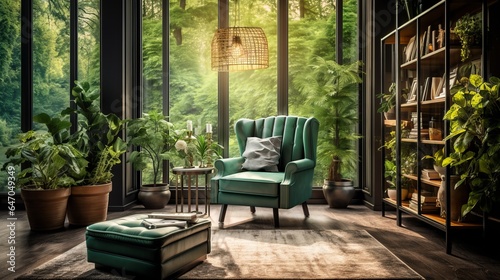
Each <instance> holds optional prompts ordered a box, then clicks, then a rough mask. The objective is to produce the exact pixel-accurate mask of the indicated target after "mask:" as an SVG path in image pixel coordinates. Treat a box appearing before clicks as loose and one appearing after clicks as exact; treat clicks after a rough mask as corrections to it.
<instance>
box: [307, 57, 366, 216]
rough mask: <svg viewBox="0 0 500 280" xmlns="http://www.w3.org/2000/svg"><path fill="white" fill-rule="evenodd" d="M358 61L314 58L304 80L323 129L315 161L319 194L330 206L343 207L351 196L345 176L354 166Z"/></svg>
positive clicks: (351, 189) (356, 159) (350, 186)
mask: <svg viewBox="0 0 500 280" xmlns="http://www.w3.org/2000/svg"><path fill="white" fill-rule="evenodd" d="M360 66H361V62H355V63H352V64H346V65H342V64H338V63H337V62H335V61H331V60H324V59H323V58H317V59H316V62H315V65H313V71H312V72H311V75H312V77H310V80H309V82H308V83H310V84H311V85H312V87H311V86H308V87H307V88H306V89H308V90H309V91H310V92H308V94H309V96H310V99H309V100H310V102H312V103H313V107H314V108H315V111H314V115H315V117H316V118H317V119H318V120H319V122H320V123H321V126H322V127H323V128H324V129H323V130H321V131H320V132H319V138H320V139H323V140H324V141H321V142H320V144H319V145H318V162H319V163H320V164H321V165H323V166H328V168H327V170H325V171H326V172H325V173H326V175H327V178H326V179H325V180H324V185H323V193H324V195H325V198H326V200H327V201H328V204H329V206H330V207H331V208H346V207H347V206H348V205H349V202H350V201H351V199H352V198H353V196H354V187H353V182H352V180H351V179H350V178H347V176H349V174H352V173H353V172H354V170H356V168H357V163H358V156H357V152H356V150H355V149H354V146H355V141H356V140H357V139H359V138H360V137H361V136H360V135H358V134H356V133H355V132H354V131H353V130H354V129H355V126H356V124H357V123H358V111H357V108H358V86H359V84H360V83H361V81H362V80H361V77H360V73H361V72H360ZM311 81H314V83H311Z"/></svg>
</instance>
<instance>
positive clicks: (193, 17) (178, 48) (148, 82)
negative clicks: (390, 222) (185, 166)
mask: <svg viewBox="0 0 500 280" xmlns="http://www.w3.org/2000/svg"><path fill="white" fill-rule="evenodd" d="M217 2H218V1H217V0H212V1H170V6H169V7H168V8H169V14H168V19H165V18H163V17H162V1H161V0H152V1H143V59H144V62H143V63H144V64H143V67H144V69H143V74H144V81H143V82H144V105H143V111H144V112H147V111H148V110H152V109H159V110H165V108H163V104H169V108H168V111H169V116H170V120H171V121H172V122H173V123H174V124H175V125H176V126H177V127H178V128H185V124H186V121H187V120H191V121H193V126H194V133H195V134H199V133H204V128H205V124H206V123H212V124H213V125H214V132H216V131H217V129H226V130H227V132H228V133H229V147H225V149H227V150H229V156H236V155H238V154H239V151H238V146H237V145H236V139H235V136H234V130H233V126H234V122H235V121H236V120H238V119H239V118H243V117H245V118H259V117H266V116H271V115H276V114H277V113H278V104H277V102H278V91H277V84H278V75H277V69H278V68H277V52H278V50H277V46H278V44H277V40H278V36H277V35H278V34H277V32H278V31H277V22H278V21H279V19H278V18H277V17H278V15H277V3H278V2H277V1H267V0H258V1H241V0H240V1H234V0H230V1H228V5H229V18H228V22H229V26H231V27H233V26H239V27H243V26H248V27H255V26H256V27H261V28H263V30H264V32H265V33H266V36H267V40H268V44H269V68H267V69H260V70H248V71H242V72H231V73H229V95H228V96H227V97H224V98H227V100H224V103H225V104H229V105H228V106H229V120H228V121H229V127H228V128H219V127H217V124H216V122H217V112H218V111H219V110H224V108H220V107H218V106H219V105H218V104H219V100H218V94H217V92H218V86H221V85H218V79H217V72H214V71H212V70H211V69H210V43H211V40H212V37H213V34H214V31H215V30H216V28H217V24H218V22H217V19H218V13H219V11H218V7H217V4H218V3H217ZM335 3H336V1H325V0H313V1H302V0H300V1H299V0H290V1H289V14H288V19H289V28H288V44H289V49H288V52H289V57H288V65H289V67H288V69H289V70H288V71H289V72H288V76H289V79H288V80H289V88H288V106H289V114H290V115H302V116H314V113H315V110H314V109H315V108H314V105H313V104H312V103H311V102H307V100H308V99H309V98H310V93H309V92H307V91H306V90H305V89H304V88H305V85H306V84H310V82H311V81H310V79H311V75H310V73H311V72H312V68H313V66H314V63H315V61H317V58H318V57H319V58H321V59H324V60H335V58H336V52H335V50H336V48H337V47H338V46H336V22H337V21H336V20H337V19H336V12H337V11H336V6H335ZM357 9H358V1H357V0H344V1H343V11H342V12H343V40H342V42H343V45H342V50H343V61H344V63H346V64H347V63H351V62H354V61H357V60H358V39H357V38H358V33H357V32H358V26H357V22H358V14H357ZM236 11H237V12H236ZM166 20H168V26H169V30H168V31H165V30H163V29H162V28H163V26H165V23H164V21H166ZM163 32H168V38H169V47H168V48H163V44H166V42H163V41H162V36H161V34H162V33H163ZM164 49H168V50H169V53H168V63H169V65H168V73H163V69H164V68H163V67H164V65H163V63H164V62H165V61H166V60H165V59H164V57H163V56H164V55H165V54H163V53H162V51H163V50H164ZM162 73H163V74H162ZM163 75H168V79H167V80H168V83H169V84H168V85H164V84H163V83H164V81H165V79H164V76H163ZM166 89H168V90H166ZM165 98H168V102H165ZM352 109H353V110H357V108H352ZM355 130H356V128H355V127H353V131H355ZM215 134H216V133H215ZM352 145H353V148H354V147H355V146H356V143H355V142H354V141H353V143H352ZM327 169H328V167H327V164H324V165H320V166H318V168H317V175H316V177H317V179H316V185H321V183H322V180H323V178H324V173H325V172H326V171H325V170H327ZM324 171H325V172H324ZM346 172H347V173H349V177H351V178H353V179H354V178H356V177H357V171H356V170H348V171H346ZM147 173H148V172H145V173H143V177H144V179H145V180H146V181H147V180H148V176H149V175H147Z"/></svg>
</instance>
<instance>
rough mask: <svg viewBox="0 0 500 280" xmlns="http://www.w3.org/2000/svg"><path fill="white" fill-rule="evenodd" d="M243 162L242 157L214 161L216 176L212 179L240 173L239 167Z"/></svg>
mask: <svg viewBox="0 0 500 280" xmlns="http://www.w3.org/2000/svg"><path fill="white" fill-rule="evenodd" d="M243 162H245V158H243V157H235V158H223V159H218V160H216V161H215V163H214V166H215V168H216V169H217V174H216V175H215V177H214V179H216V178H219V177H224V176H227V175H231V174H234V173H238V172H241V166H242V165H243Z"/></svg>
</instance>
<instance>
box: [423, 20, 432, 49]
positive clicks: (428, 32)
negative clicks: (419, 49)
mask: <svg viewBox="0 0 500 280" xmlns="http://www.w3.org/2000/svg"><path fill="white" fill-rule="evenodd" d="M431 33H432V31H431V26H430V25H429V26H427V32H426V33H425V45H424V52H425V53H424V54H428V53H430V52H431V51H432V46H431V47H429V44H431V42H432V41H431Z"/></svg>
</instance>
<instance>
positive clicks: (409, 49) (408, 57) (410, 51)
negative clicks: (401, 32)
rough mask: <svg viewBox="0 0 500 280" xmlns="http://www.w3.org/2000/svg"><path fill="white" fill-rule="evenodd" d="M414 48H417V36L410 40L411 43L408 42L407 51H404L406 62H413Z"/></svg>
mask: <svg viewBox="0 0 500 280" xmlns="http://www.w3.org/2000/svg"><path fill="white" fill-rule="evenodd" d="M413 48H415V36H413V37H411V38H410V41H408V44H407V45H406V47H405V50H404V54H405V59H406V60H405V62H408V61H410V60H412V57H413Z"/></svg>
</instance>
